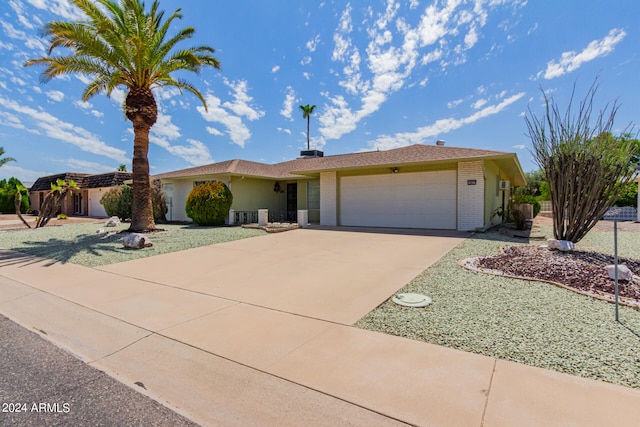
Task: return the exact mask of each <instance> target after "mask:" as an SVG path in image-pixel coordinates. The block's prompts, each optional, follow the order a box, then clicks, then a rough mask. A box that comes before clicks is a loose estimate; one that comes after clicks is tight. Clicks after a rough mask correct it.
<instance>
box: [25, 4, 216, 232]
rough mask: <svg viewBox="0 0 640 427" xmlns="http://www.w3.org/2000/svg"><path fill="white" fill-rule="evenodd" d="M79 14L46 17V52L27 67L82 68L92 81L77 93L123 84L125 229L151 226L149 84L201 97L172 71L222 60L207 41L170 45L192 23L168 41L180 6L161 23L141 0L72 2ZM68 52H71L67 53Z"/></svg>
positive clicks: (51, 73)
mask: <svg viewBox="0 0 640 427" xmlns="http://www.w3.org/2000/svg"><path fill="white" fill-rule="evenodd" d="M71 2H72V3H73V4H74V5H76V6H77V7H78V8H79V9H80V10H82V12H84V14H85V15H86V16H87V19H86V20H82V21H72V22H65V21H51V22H49V23H48V24H46V25H45V27H44V29H43V34H44V35H45V36H49V37H50V41H49V42H50V46H49V51H48V56H44V57H41V58H38V59H31V60H28V61H27V62H25V66H30V65H44V66H46V67H47V68H46V69H45V70H44V71H43V73H42V77H41V79H42V81H44V82H47V81H49V80H51V79H53V78H54V77H56V76H58V75H63V74H76V73H78V74H83V75H86V76H88V77H90V78H91V79H93V80H92V82H91V83H89V84H88V85H87V87H86V88H85V90H84V92H83V94H82V99H83V101H87V100H89V99H90V98H91V97H93V96H94V95H96V94H98V93H100V92H105V93H106V95H107V96H110V95H111V93H112V92H113V90H114V89H116V88H117V87H124V88H125V89H126V90H127V97H126V100H125V104H124V110H125V115H126V117H127V119H129V120H131V122H132V123H133V131H134V139H133V162H132V169H133V188H132V193H133V198H132V199H133V200H132V207H131V216H132V219H131V226H130V227H129V230H130V231H149V230H153V229H155V223H154V220H153V209H152V206H151V186H150V182H149V159H148V153H149V131H150V129H151V127H152V126H153V125H154V123H155V122H156V120H157V118H158V106H157V104H156V100H155V98H154V96H153V92H152V91H151V89H153V88H155V87H160V86H174V87H177V88H179V89H180V90H182V89H185V90H187V91H189V92H191V93H193V94H194V95H195V96H197V97H198V99H200V101H201V102H202V104H203V105H204V107H205V109H206V108H207V103H206V101H205V99H204V97H203V96H202V94H201V93H200V92H199V91H198V90H197V89H196V88H195V87H194V86H193V85H192V84H191V83H189V82H188V81H186V80H183V79H181V78H174V77H173V76H172V74H173V73H174V72H177V71H182V70H186V71H192V72H195V73H199V72H200V70H201V69H202V67H203V66H211V67H213V68H216V69H219V68H220V63H219V61H218V60H217V59H216V58H215V57H214V56H213V55H212V54H213V53H214V52H215V50H214V49H213V48H212V47H209V46H197V47H192V48H189V49H179V50H174V47H175V46H176V45H177V44H178V43H179V42H181V41H183V40H186V39H189V38H191V37H192V36H193V34H194V33H195V29H194V28H192V27H187V28H183V29H181V30H179V31H178V32H177V33H176V34H175V35H174V36H173V37H170V38H168V39H167V31H168V30H169V27H170V26H171V25H172V22H173V21H174V19H180V18H182V14H181V13H180V9H178V10H176V11H175V12H174V13H173V14H172V15H171V16H169V18H168V19H166V20H164V21H163V18H164V11H159V10H158V7H159V4H158V1H157V0H156V1H154V2H153V4H152V5H151V9H150V10H149V11H148V12H147V11H146V10H145V4H144V2H143V1H141V0H71ZM58 47H60V48H63V49H64V50H65V56H51V53H52V52H53V51H54V50H55V49H56V48H58ZM67 53H68V54H67Z"/></svg>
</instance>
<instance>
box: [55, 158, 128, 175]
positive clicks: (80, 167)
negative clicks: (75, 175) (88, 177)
mask: <svg viewBox="0 0 640 427" xmlns="http://www.w3.org/2000/svg"><path fill="white" fill-rule="evenodd" d="M63 163H64V164H65V165H67V166H68V167H69V168H70V170H71V171H74V172H90V173H101V172H113V171H114V170H116V167H114V166H106V165H103V164H101V163H97V162H90V161H87V160H79V159H74V158H70V159H67V160H65V161H64V162H63Z"/></svg>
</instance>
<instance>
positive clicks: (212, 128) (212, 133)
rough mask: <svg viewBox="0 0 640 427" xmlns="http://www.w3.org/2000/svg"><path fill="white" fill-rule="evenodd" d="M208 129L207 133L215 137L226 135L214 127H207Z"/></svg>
mask: <svg viewBox="0 0 640 427" xmlns="http://www.w3.org/2000/svg"><path fill="white" fill-rule="evenodd" d="M206 129H207V132H209V133H210V134H211V135H215V136H222V135H224V133H222V132H220V131H219V130H218V129H216V128H214V127H211V126H207V127H206Z"/></svg>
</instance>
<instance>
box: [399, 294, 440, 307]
mask: <svg viewBox="0 0 640 427" xmlns="http://www.w3.org/2000/svg"><path fill="white" fill-rule="evenodd" d="M391 301H393V302H395V303H396V304H399V305H404V306H405V307H426V306H428V305H429V304H431V302H432V301H431V298H429V297H428V296H426V295H421V294H412V293H408V294H397V295H394V296H393V298H391Z"/></svg>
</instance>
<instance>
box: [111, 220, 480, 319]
mask: <svg viewBox="0 0 640 427" xmlns="http://www.w3.org/2000/svg"><path fill="white" fill-rule="evenodd" d="M466 236H468V233H460V232H440V231H422V230H391V229H390V230H385V229H375V230H374V229H356V228H351V229H346V228H322V229H301V230H295V231H289V232H284V233H278V234H271V235H266V236H262V237H257V238H252V239H244V240H236V241H233V242H228V243H223V244H218V245H213V246H206V247H201V248H195V249H190V250H186V251H181V252H174V253H170V254H165V255H159V256H155V257H150V258H144V259H139V260H134V261H130V262H125V263H120V264H112V265H108V266H104V267H100V268H99V269H101V270H104V271H107V272H110V273H115V274H118V275H122V276H127V277H132V278H137V279H142V280H145V281H150V282H154V283H160V284H166V285H169V286H172V287H177V288H181V289H186V290H190V291H194V292H198V293H201V294H206V295H210V296H215V297H218V298H222V299H226V300H232V301H236V302H242V303H246V304H250V305H253V306H258V307H264V308H270V309H273V310H277V311H283V312H287V313H293V314H298V315H301V316H305V317H311V318H314V319H320V320H327V321H330V322H335V323H342V324H348V325H351V324H353V323H355V322H356V321H357V320H358V319H360V318H361V317H363V316H364V315H365V314H367V313H368V312H369V311H371V310H372V309H374V308H375V307H377V306H378V305H380V304H381V303H382V302H384V301H385V300H386V299H387V298H389V297H390V296H391V295H393V294H394V293H395V292H396V291H397V290H398V289H400V288H401V287H403V286H404V285H406V284H407V283H408V282H409V281H410V280H411V279H413V278H414V277H415V276H417V275H418V274H420V273H421V272H422V271H424V270H425V269H426V268H428V267H429V266H430V265H431V264H433V263H434V262H436V261H437V260H438V259H440V258H441V257H442V256H443V255H445V254H446V253H447V252H449V251H450V250H451V249H453V248H454V247H455V246H457V245H458V244H459V243H460V242H461V241H462V240H463V239H464V238H465V237H466Z"/></svg>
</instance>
